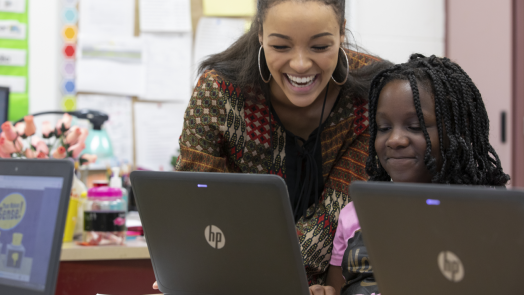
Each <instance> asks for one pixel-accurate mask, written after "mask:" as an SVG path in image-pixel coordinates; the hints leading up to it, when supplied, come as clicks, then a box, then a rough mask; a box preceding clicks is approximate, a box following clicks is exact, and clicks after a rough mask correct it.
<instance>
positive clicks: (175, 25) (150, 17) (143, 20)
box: [139, 0, 192, 32]
mask: <svg viewBox="0 0 524 295" xmlns="http://www.w3.org/2000/svg"><path fill="white" fill-rule="evenodd" d="M139 14H140V31H142V32H191V31H192V30H191V2H190V0H140V3H139Z"/></svg>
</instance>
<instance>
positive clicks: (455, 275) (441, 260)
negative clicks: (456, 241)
mask: <svg viewBox="0 0 524 295" xmlns="http://www.w3.org/2000/svg"><path fill="white" fill-rule="evenodd" d="M438 266H439V268H440V271H441V272H442V274H443V275H444V276H445V277H446V279H448V280H450V281H452V282H455V283H458V282H460V281H462V279H464V265H462V262H461V261H460V259H459V258H458V256H457V255H455V254H454V253H453V252H451V251H442V252H440V254H439V255H438Z"/></svg>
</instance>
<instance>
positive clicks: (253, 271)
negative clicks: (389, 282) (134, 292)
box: [131, 171, 309, 295]
mask: <svg viewBox="0 0 524 295" xmlns="http://www.w3.org/2000/svg"><path fill="white" fill-rule="evenodd" d="M131 182H132V185H133V192H134V195H135V198H136V201H137V205H138V210H139V214H140V218H141V220H142V224H143V227H144V232H145V236H146V241H147V244H148V248H149V253H150V255H151V260H152V263H153V268H154V271H155V276H156V279H157V281H158V284H159V288H160V291H161V292H163V293H166V294H184V295H186V294H187V295H189V294H224V295H226V294H227V295H245V294H261V295H262V294H264V295H266V294H272V292H274V291H275V290H279V292H280V293H281V294H287V295H299V294H300V295H306V294H309V291H308V285H307V280H306V273H305V269H304V265H303V262H302V257H301V254H300V247H299V243H298V238H297V233H296V229H295V224H294V221H293V215H292V213H291V206H290V203H289V198H288V193H287V189H286V186H285V182H284V181H283V179H282V178H280V177H278V176H274V175H248V174H225V173H194V172H193V173H191V172H144V171H137V172H133V173H132V174H131Z"/></svg>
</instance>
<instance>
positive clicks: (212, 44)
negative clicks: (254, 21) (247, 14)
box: [193, 17, 246, 78]
mask: <svg viewBox="0 0 524 295" xmlns="http://www.w3.org/2000/svg"><path fill="white" fill-rule="evenodd" d="M245 29H246V20H244V19H234V18H210V17H202V18H201V19H200V21H199V22H198V28H197V32H196V36H195V53H194V57H193V66H194V69H197V68H198V66H199V64H200V63H201V62H202V61H203V60H204V59H205V58H206V57H208V56H209V55H212V54H216V53H220V52H222V51H224V50H226V49H227V48H228V47H229V46H231V45H232V44H233V43H234V42H235V41H236V40H237V39H238V38H240V37H241V36H242V35H243V34H244V32H245ZM193 72H196V71H193ZM194 78H195V77H194Z"/></svg>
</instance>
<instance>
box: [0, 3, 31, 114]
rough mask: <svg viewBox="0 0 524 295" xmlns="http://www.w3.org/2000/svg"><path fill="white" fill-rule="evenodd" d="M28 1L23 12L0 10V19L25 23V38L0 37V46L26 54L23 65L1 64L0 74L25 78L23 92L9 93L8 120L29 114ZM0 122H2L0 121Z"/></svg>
mask: <svg viewBox="0 0 524 295" xmlns="http://www.w3.org/2000/svg"><path fill="white" fill-rule="evenodd" d="M28 10H29V1H28V0H26V1H25V12H24V13H13V12H0V20H16V21H18V22H20V23H23V24H25V25H26V38H25V40H14V39H2V38H0V48H7V49H23V50H25V51H26V52H27V54H26V65H25V66H24V67H15V66H1V67H0V75H6V76H23V77H25V79H26V84H25V85H26V86H25V87H26V89H25V92H24V93H11V94H10V95H9V114H8V120H9V121H16V120H18V119H21V118H22V117H24V116H26V115H27V114H29V94H28V88H29V42H28V39H29V17H28V13H27V11H28ZM0 123H2V122H0Z"/></svg>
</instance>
